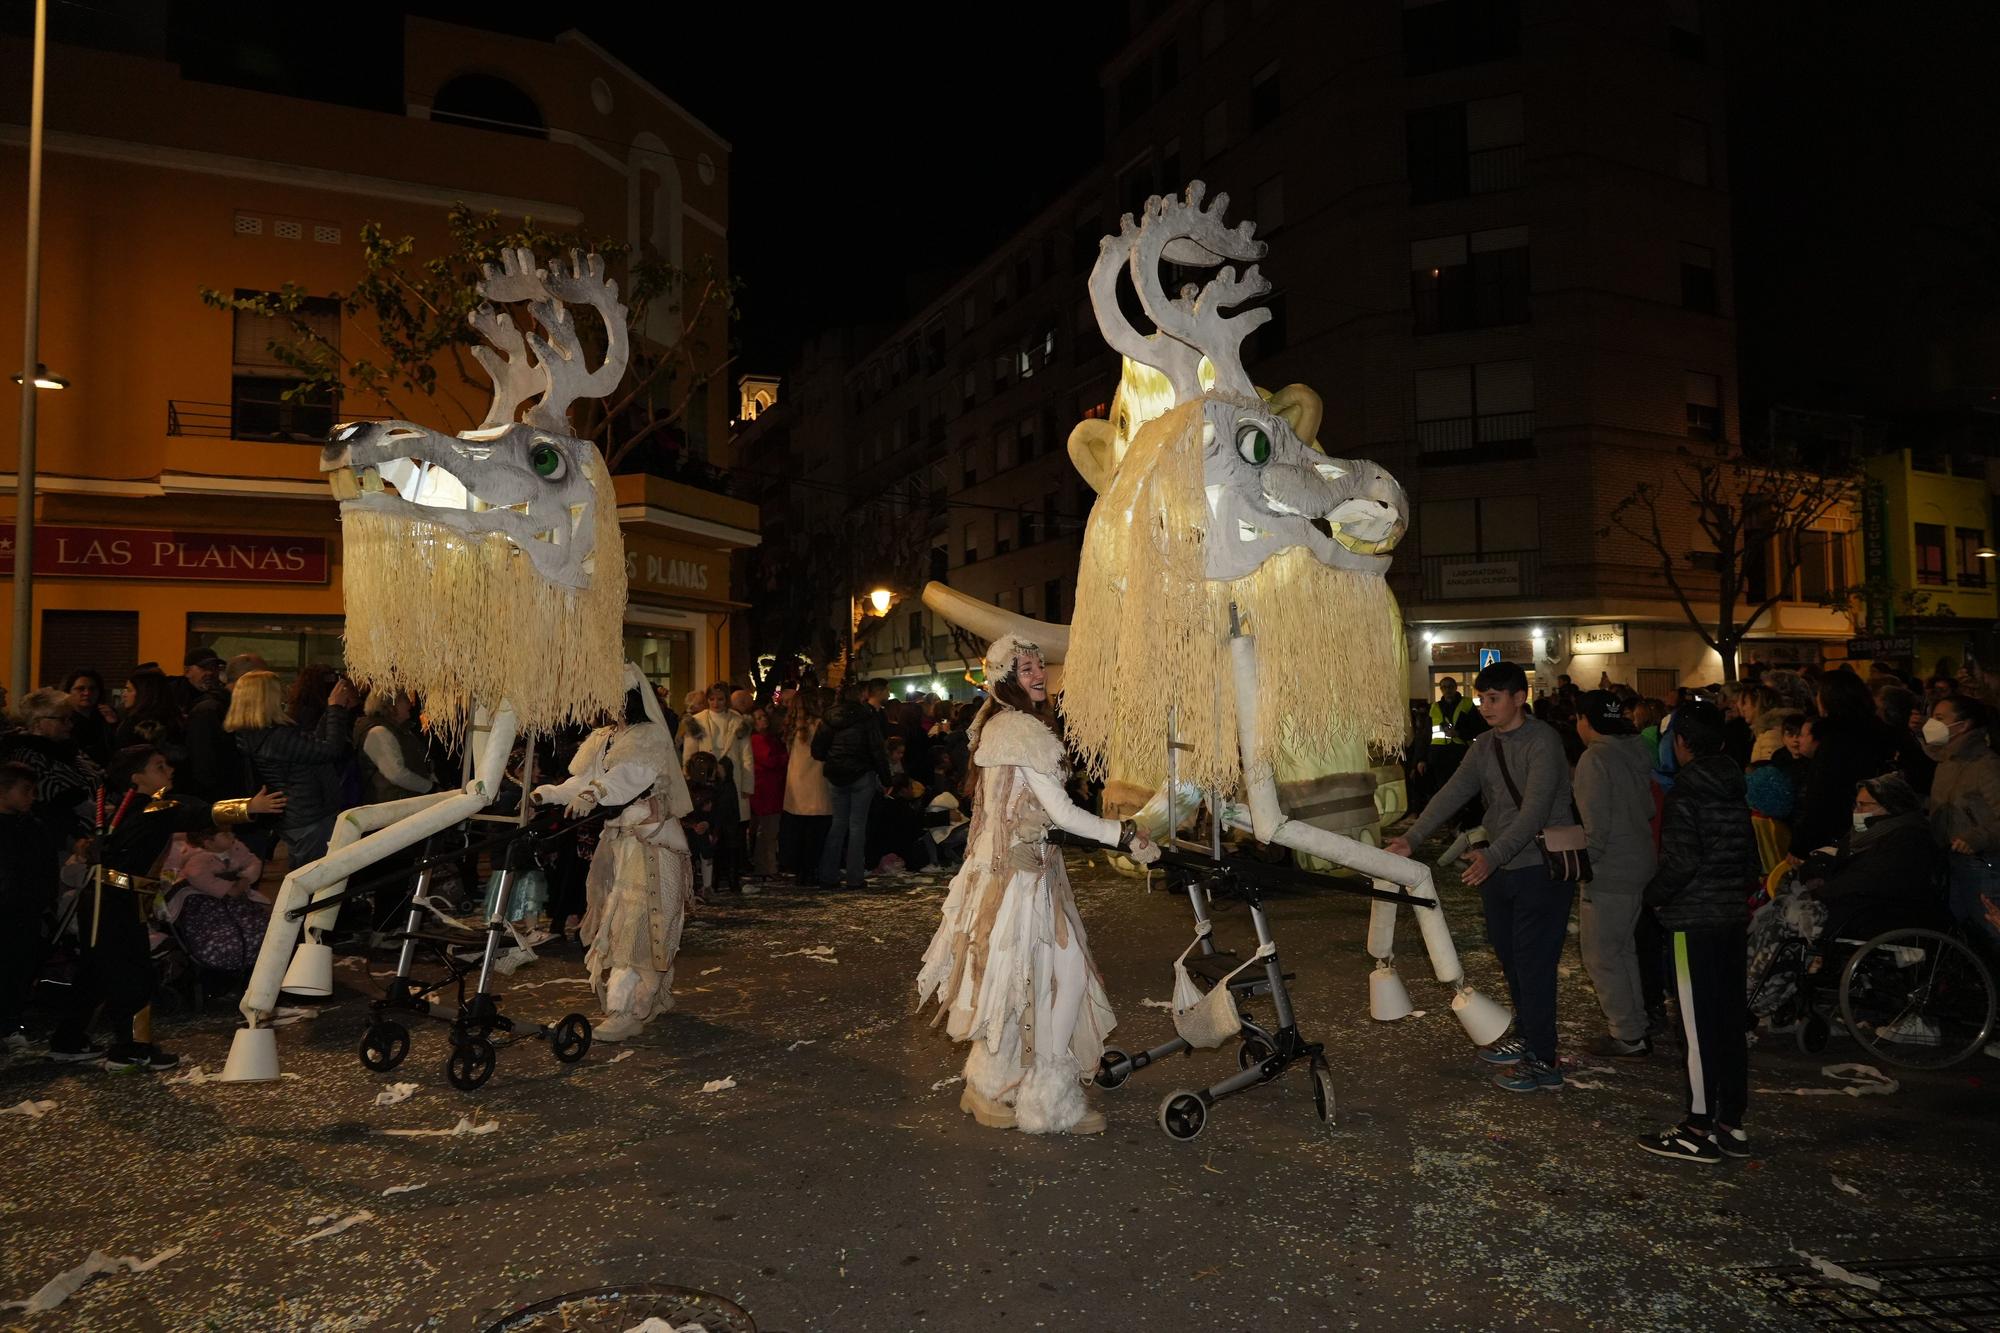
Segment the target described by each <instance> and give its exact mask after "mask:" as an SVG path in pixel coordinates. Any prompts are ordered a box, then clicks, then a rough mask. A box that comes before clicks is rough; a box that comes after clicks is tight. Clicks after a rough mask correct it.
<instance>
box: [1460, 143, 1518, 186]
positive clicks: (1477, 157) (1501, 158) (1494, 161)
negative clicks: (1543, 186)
mask: <svg viewBox="0 0 2000 1333" xmlns="http://www.w3.org/2000/svg"><path fill="white" fill-rule="evenodd" d="M1527 158H1528V149H1527V146H1526V145H1525V144H1518V143H1515V144H1507V145H1504V146H1503V147H1500V148H1485V149H1481V150H1479V151H1477V152H1472V153H1467V154H1466V155H1465V171H1466V184H1467V188H1468V190H1469V191H1470V192H1471V193H1473V194H1492V193H1493V192H1494V191H1496V190H1515V189H1519V188H1520V186H1521V181H1522V179H1523V175H1524V173H1523V171H1522V165H1523V164H1524V163H1525V162H1526V161H1527Z"/></svg>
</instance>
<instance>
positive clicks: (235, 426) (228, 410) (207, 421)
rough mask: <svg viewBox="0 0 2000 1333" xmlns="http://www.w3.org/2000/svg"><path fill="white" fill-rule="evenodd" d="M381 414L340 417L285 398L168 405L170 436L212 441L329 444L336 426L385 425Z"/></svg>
mask: <svg viewBox="0 0 2000 1333" xmlns="http://www.w3.org/2000/svg"><path fill="white" fill-rule="evenodd" d="M387 420H389V418H388V417H387V416H385V415H383V414H381V413H369V412H353V413H342V412H341V411H340V409H339V408H338V407H335V406H333V405H331V404H326V403H288V402H286V401H284V400H283V399H282V398H277V397H271V398H238V399H236V400H235V401H234V402H228V403H206V402H201V401H198V400H196V399H193V398H169V399H168V400H167V434H168V435H185V436H194V437H199V438H203V439H211V440H269V441H276V442H278V443H280V444H325V443H326V437H327V435H328V433H329V432H331V431H332V430H333V426H334V423H335V422H336V421H387Z"/></svg>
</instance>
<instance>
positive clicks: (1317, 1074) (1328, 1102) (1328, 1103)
mask: <svg viewBox="0 0 2000 1333" xmlns="http://www.w3.org/2000/svg"><path fill="white" fill-rule="evenodd" d="M1312 1075H1313V1110H1314V1111H1316V1112H1318V1114H1319V1118H1320V1120H1321V1121H1322V1122H1326V1121H1330V1120H1332V1119H1333V1075H1332V1074H1331V1073H1330V1072H1328V1071H1327V1070H1325V1069H1322V1068H1320V1067H1319V1066H1317V1065H1315V1066H1314V1067H1313V1071H1312Z"/></svg>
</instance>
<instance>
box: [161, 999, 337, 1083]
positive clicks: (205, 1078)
mask: <svg viewBox="0 0 2000 1333" xmlns="http://www.w3.org/2000/svg"><path fill="white" fill-rule="evenodd" d="M281 1012H282V1011H281ZM278 1077H279V1078H304V1077H305V1075H303V1074H291V1073H285V1074H280V1075H278ZM167 1082H169V1083H186V1084H189V1085H191V1086H194V1087H201V1086H203V1085H204V1084H209V1083H226V1080H224V1078H223V1077H222V1075H221V1074H211V1073H208V1072H207V1071H205V1070H204V1069H203V1068H202V1067H201V1066H200V1065H189V1066H188V1067H187V1071H186V1072H185V1073H180V1074H175V1075H174V1076H173V1077H172V1078H170V1079H168V1080H167ZM227 1086H229V1087H232V1088H251V1087H255V1086H256V1084H254V1083H228V1084H227Z"/></svg>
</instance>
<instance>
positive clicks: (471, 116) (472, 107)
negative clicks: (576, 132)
mask: <svg viewBox="0 0 2000 1333" xmlns="http://www.w3.org/2000/svg"><path fill="white" fill-rule="evenodd" d="M431 119H432V120H442V121H446V122H449V123H450V124H453V125H469V126H471V127H472V128H474V129H479V130H494V131H496V132H498V133H500V134H520V135H525V136H527V137H528V138H531V139H546V138H548V137H549V127H548V122H547V121H545V120H543V119H542V109H541V108H540V107H539V106H537V105H535V99H534V98H532V97H530V96H528V94H527V93H525V92H523V91H522V90H521V89H520V88H519V87H517V86H516V85H514V84H512V83H509V82H508V81H507V80H505V79H503V78H500V77H498V76H497V75H493V74H460V75H458V76H457V77H455V78H452V79H450V80H447V81H446V83H445V85H444V87H442V88H440V89H438V91H437V97H436V98H434V99H433V100H432V102H431Z"/></svg>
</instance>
